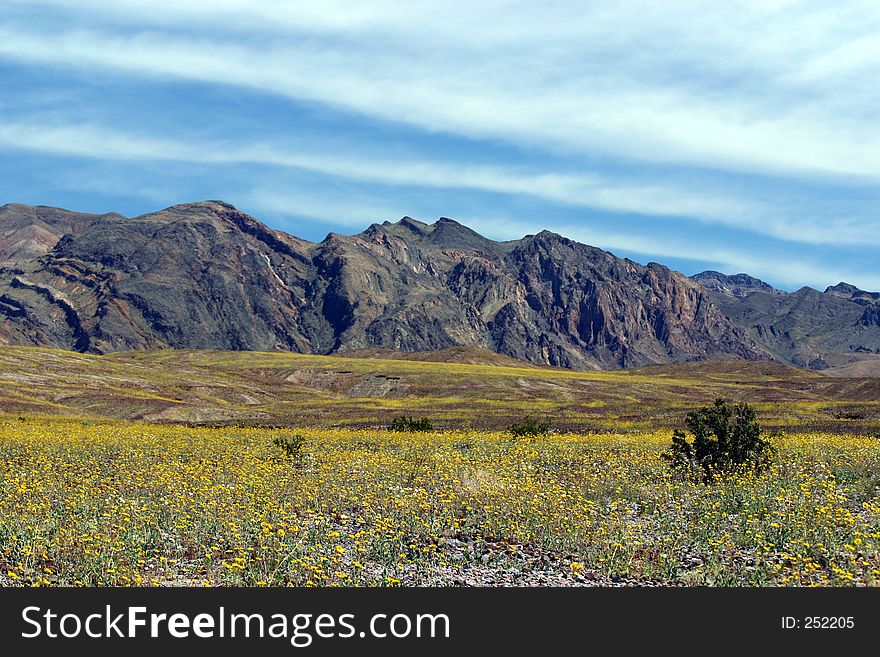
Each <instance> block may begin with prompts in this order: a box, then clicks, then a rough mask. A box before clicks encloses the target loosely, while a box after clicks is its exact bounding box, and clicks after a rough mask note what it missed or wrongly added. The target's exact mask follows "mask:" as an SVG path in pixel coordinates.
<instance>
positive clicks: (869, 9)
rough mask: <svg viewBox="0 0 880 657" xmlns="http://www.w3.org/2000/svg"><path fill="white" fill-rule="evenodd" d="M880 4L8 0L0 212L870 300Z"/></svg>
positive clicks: (2, 42) (2, 28) (879, 196)
mask: <svg viewBox="0 0 880 657" xmlns="http://www.w3.org/2000/svg"><path fill="white" fill-rule="evenodd" d="M878 77H880V4H878V3H876V2H873V1H869V2H848V1H846V0H842V1H839V2H834V3H829V2H824V1H822V2H795V1H787V0H760V1H755V2H751V1H748V2H745V1H736V0H728V1H726V2H723V3H721V2H717V3H707V2H704V1H695V2H689V1H679V0H657V1H655V2H643V1H639V0H616V1H613V2H604V1H601V0H600V1H595V2H574V1H569V2H556V1H554V0H549V1H543V2H540V3H536V2H495V1H491V0H489V1H482V0H481V2H474V1H473V0H468V1H466V2H459V1H458V0H444V1H442V2H432V1H420V0H409V1H408V2H399V1H397V2H387V1H384V0H375V1H366V0H365V1H364V2H357V3H354V2H350V1H338V0H319V1H315V2H312V1H310V0H298V1H297V2H289V1H285V0H213V1H212V2H210V3H208V2H204V1H202V0H112V1H101V0H41V1H39V0H0V149H2V154H3V155H2V157H0V204H3V203H27V204H34V205H37V204H39V205H53V206H59V207H65V208H68V209H72V210H78V211H82V212H109V211H117V212H121V213H123V214H126V215H129V216H135V215H138V214H142V213H146V212H150V211H155V210H158V209H161V208H164V207H167V206H170V205H173V204H175V203H182V202H189V201H197V200H206V199H220V200H224V201H227V202H229V203H232V204H233V205H235V206H236V207H238V208H239V209H241V210H243V211H245V212H248V213H249V214H252V215H253V216H255V217H257V218H258V219H260V220H262V221H264V222H265V223H267V224H268V225H270V226H272V227H274V228H278V229H281V230H284V231H287V232H289V233H292V234H295V235H297V236H299V237H303V238H306V239H310V240H315V241H317V240H321V239H323V238H324V237H325V236H326V234H327V233H328V232H331V231H333V232H342V233H348V234H352V233H356V232H360V231H361V230H363V229H364V228H366V227H367V226H368V225H369V224H371V223H373V222H382V221H386V220H388V221H396V220H398V219H400V218H401V217H403V216H411V217H415V218H417V219H420V220H422V221H426V222H429V223H432V222H434V221H436V219H438V218H439V217H450V218H453V219H456V220H457V221H460V222H462V223H464V224H466V225H468V226H470V227H472V228H473V229H475V230H477V231H478V232H480V233H482V234H484V235H486V236H487V237H491V238H494V239H499V240H506V239H517V238H520V237H522V236H523V235H526V234H533V233H537V232H539V231H540V230H544V229H547V230H552V231H554V232H557V233H561V234H563V235H565V236H567V237H570V238H572V239H575V240H578V241H580V242H584V243H588V244H591V245H594V246H598V247H601V248H604V249H608V250H610V251H612V252H613V253H615V254H616V255H619V256H625V257H629V258H632V259H633V260H636V261H638V262H642V263H647V262H650V261H656V262H661V263H663V264H666V265H668V266H671V267H673V268H674V269H678V270H680V271H682V272H684V273H686V274H694V273H696V272H698V271H702V270H704V269H716V270H719V271H722V272H725V273H728V274H732V273H738V272H748V273H750V274H752V275H755V276H758V277H760V278H762V279H764V280H766V281H768V282H770V283H772V284H774V285H776V286H777V287H780V288H782V289H786V290H795V289H798V288H800V287H802V286H803V285H810V286H812V287H816V288H818V289H824V288H825V286H828V285H832V284H835V283H838V282H839V281H847V282H850V283H853V284H855V285H857V286H859V287H862V288H864V289H869V290H880V266H878V261H880V259H878V255H880V249H878V242H880V238H878V236H880V212H878V209H880V129H878V116H880V115H878V109H877V108H878V107H880V84H878V82H880V80H878Z"/></svg>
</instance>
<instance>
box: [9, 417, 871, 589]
mask: <svg viewBox="0 0 880 657" xmlns="http://www.w3.org/2000/svg"><path fill="white" fill-rule="evenodd" d="M670 435H671V432H670V431H665V430H662V431H651V432H638V431H636V432H632V433H614V432H604V433H595V434H589V433H587V434H578V433H565V434H548V435H545V436H541V437H531V438H514V437H513V436H511V435H510V434H508V433H503V432H487V431H478V430H472V431H453V430H447V431H438V432H425V433H394V432H388V431H384V430H376V429H346V428H337V429H307V428H306V429H259V428H234V427H225V428H206V427H199V428H193V427H185V426H178V425H155V424H146V423H137V422H126V421H111V420H89V419H84V420H73V419H69V418H68V419H61V418H51V417H45V416H44V417H39V416H6V417H4V418H0V583H2V584H3V585H7V586H9V585H25V586H32V585H38V586H49V585H83V586H93V585H100V586H109V585H183V586H201V585H249V586H264V585H267V586H277V585H315V586H328V585H332V586H337V585H339V586H350V585H390V586H399V585H403V586H406V585H460V584H518V585H536V584H555V585H577V584H582V585H590V584H594V585H595V584H607V585H638V584H647V585H658V584H660V585H719V586H726V585H749V586H764V585H877V584H878V583H880V440H878V439H877V438H875V437H870V436H857V435H847V434H838V435H832V434H806V433H804V434H792V433H788V434H785V433H779V434H777V435H775V436H774V437H773V442H774V445H775V446H776V447H777V457H776V462H775V463H774V465H773V467H772V468H771V469H770V471H768V472H766V473H763V474H761V475H755V474H740V475H737V476H735V477H732V478H728V479H725V480H723V481H720V482H717V483H714V484H712V485H711V486H709V485H704V484H701V483H697V482H693V481H683V480H679V479H677V478H676V477H675V476H673V475H672V474H671V473H670V472H669V470H668V468H667V467H665V463H664V462H663V461H662V459H661V458H660V454H661V452H662V451H663V450H664V449H665V448H666V447H667V446H668V444H669V441H670ZM282 444H286V445H288V446H289V448H288V449H282V448H281V447H280V445H282Z"/></svg>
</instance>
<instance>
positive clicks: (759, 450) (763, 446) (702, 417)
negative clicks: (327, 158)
mask: <svg viewBox="0 0 880 657" xmlns="http://www.w3.org/2000/svg"><path fill="white" fill-rule="evenodd" d="M684 423H685V425H686V426H687V428H688V430H689V431H690V433H691V434H692V435H693V437H694V439H693V442H688V439H687V435H686V434H685V433H684V432H683V431H681V430H676V431H675V433H674V434H673V436H672V446H671V447H670V449H669V451H667V452H665V453H664V454H663V458H664V459H665V460H666V461H667V462H668V463H669V464H670V466H671V467H672V468H674V469H676V470H678V471H683V472H685V473H688V474H691V475H695V476H698V477H700V478H702V480H703V481H704V482H707V483H708V482H710V481H712V480H713V479H714V478H715V477H716V476H718V475H721V474H724V473H729V472H731V471H734V470H737V469H745V468H751V469H753V470H755V471H758V472H760V471H761V470H764V469H765V468H766V467H767V466H768V465H769V464H770V462H771V459H772V457H773V454H774V451H775V450H774V449H773V446H772V445H771V444H770V443H769V442H768V441H767V440H764V439H763V438H761V427H760V425H759V424H758V420H757V415H756V414H755V411H754V410H753V409H752V407H751V406H749V405H748V404H744V403H741V404H735V405H733V406H731V405H729V404H728V403H727V402H726V401H724V400H723V399H717V400H715V403H714V405H712V406H704V407H702V408H698V409H697V410H695V411H691V412H689V413H688V414H687V416H686V417H685V420H684Z"/></svg>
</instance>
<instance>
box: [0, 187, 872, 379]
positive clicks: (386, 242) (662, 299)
mask: <svg viewBox="0 0 880 657" xmlns="http://www.w3.org/2000/svg"><path fill="white" fill-rule="evenodd" d="M0 343H6V344H16V345H32V346H51V347H57V348H61V349H67V350H72V351H80V352H87V353H107V352H113V351H124V350H143V349H159V348H167V347H173V348H190V349H223V350H259V351H272V350H288V351H296V352H301V353H316V354H329V353H339V352H349V351H355V350H359V349H364V348H377V347H378V348H387V349H396V350H401V351H431V350H438V349H443V348H447V347H453V346H469V347H479V348H483V349H488V350H491V351H494V352H497V353H499V354H504V355H506V356H510V357H513V358H517V359H520V360H523V361H527V362H530V363H535V364H542V365H554V366H560V367H567V368H573V369H582V370H584V369H611V368H628V367H638V366H642V365H649V364H656V363H668V362H679V361H693V360H707V359H717V358H744V359H749V360H772V361H777V362H782V363H787V364H792V365H797V366H800V367H810V368H813V369H826V368H829V367H851V366H852V365H853V364H854V363H859V362H871V363H875V361H876V362H880V294H878V293H875V292H866V291H864V290H860V289H858V288H856V287H855V286H852V285H849V284H847V283H840V284H839V285H835V286H832V287H829V288H828V289H826V290H825V291H824V292H820V291H818V290H815V289H812V288H809V287H804V288H801V289H800V290H797V291H796V292H783V291H780V290H777V289H774V288H773V287H772V286H770V285H768V284H767V283H765V282H763V281H760V280H758V279H756V278H753V277H751V276H748V275H746V274H737V275H733V276H728V275H725V274H722V273H719V272H702V273H700V274H697V275H695V276H692V277H687V276H685V275H684V274H681V273H678V272H676V271H673V270H671V269H669V268H668V267H665V266H663V265H660V264H657V263H649V264H647V265H641V264H638V263H636V262H633V261H631V260H629V259H625V258H618V257H616V256H614V255H613V254H611V253H609V252H607V251H603V250H601V249H598V248H594V247H591V246H587V245H584V244H580V243H577V242H574V241H572V240H570V239H567V238H565V237H562V236H560V235H557V234H555V233H551V232H549V231H541V232H539V233H537V234H535V235H527V236H525V237H523V238H522V239H520V240H515V241H509V242H496V241H493V240H490V239H487V238H485V237H483V236H481V235H479V234H478V233H476V232H474V231H473V230H471V229H469V228H467V227H466V226H464V225H462V224H460V223H458V222H456V221H453V220H451V219H447V218H441V219H439V220H438V221H437V222H435V223H434V224H426V223H422V222H420V221H416V220H415V219H412V218H410V217H404V218H403V219H401V220H400V221H398V222H396V223H390V222H385V223H382V224H373V225H371V226H370V227H368V228H367V229H366V230H365V231H363V232H361V233H358V234H356V235H340V234H336V233H330V234H329V235H327V237H326V238H325V239H324V240H322V241H321V242H309V241H306V240H303V239H299V238H297V237H294V236H292V235H289V234H287V233H284V232H281V231H278V230H273V229H271V228H269V227H268V226H266V225H264V224H262V223H261V222H259V221H257V220H256V219H254V218H253V217H251V216H249V215H248V214H245V213H244V212H241V211H239V210H237V209H236V208H235V207H233V206H231V205H229V204H227V203H223V202H221V201H205V202H199V203H188V204H182V205H176V206H173V207H170V208H167V209H165V210H161V211H159V212H154V213H150V214H146V215H142V216H138V217H133V218H129V217H126V216H123V215H121V214H116V213H110V214H102V215H93V214H83V213H76V212H69V211H67V210H61V209H58V208H50V207H45V206H25V205H18V204H10V205H5V206H3V207H0Z"/></svg>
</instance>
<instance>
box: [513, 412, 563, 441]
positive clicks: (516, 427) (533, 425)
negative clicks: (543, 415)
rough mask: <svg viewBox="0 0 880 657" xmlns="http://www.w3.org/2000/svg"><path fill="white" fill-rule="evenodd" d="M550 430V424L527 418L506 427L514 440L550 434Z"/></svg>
mask: <svg viewBox="0 0 880 657" xmlns="http://www.w3.org/2000/svg"><path fill="white" fill-rule="evenodd" d="M551 430H552V427H551V425H550V422H548V421H546V420H536V419H535V418H533V417H527V418H525V419H523V420H520V421H519V422H515V423H513V424H511V425H510V426H509V427H507V431H508V433H510V434H512V435H513V436H514V437H515V438H524V437H527V436H541V435H543V434H545V433H550V431H551Z"/></svg>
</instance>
